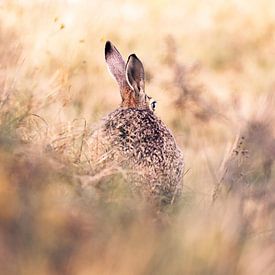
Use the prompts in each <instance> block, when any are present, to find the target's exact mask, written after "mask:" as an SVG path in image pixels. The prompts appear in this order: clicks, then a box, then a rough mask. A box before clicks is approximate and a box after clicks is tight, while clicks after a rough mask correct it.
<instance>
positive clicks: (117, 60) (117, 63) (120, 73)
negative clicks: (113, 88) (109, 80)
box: [105, 41, 126, 89]
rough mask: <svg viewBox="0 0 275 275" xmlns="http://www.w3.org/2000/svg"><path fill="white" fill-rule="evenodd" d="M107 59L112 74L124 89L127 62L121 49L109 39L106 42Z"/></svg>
mask: <svg viewBox="0 0 275 275" xmlns="http://www.w3.org/2000/svg"><path fill="white" fill-rule="evenodd" d="M105 60H106V63H107V65H108V68H109V70H110V72H111V74H112V75H113V76H114V77H115V79H116V81H117V82H118V85H119V87H120V89H122V88H123V87H124V85H125V82H126V77H125V62H124V60H123V57H122V56H121V54H120V53H119V51H118V50H117V49H116V47H115V46H114V45H113V44H112V43H111V42H110V41H107V42H106V44H105Z"/></svg>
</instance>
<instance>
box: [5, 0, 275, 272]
mask: <svg viewBox="0 0 275 275" xmlns="http://www.w3.org/2000/svg"><path fill="white" fill-rule="evenodd" d="M274 11H275V4H274V1H271V0H265V1H259V0H253V1H242V2H240V1H233V0H230V1H227V2H225V1H212V0H211V1H207V2H205V3H202V1H197V0H192V1H174V2H173V4H171V3H170V2H169V1H165V0H163V1H150V2H148V1H131V2H129V1H127V2H126V1H122V0H116V1H112V2H110V1H84V0H83V1H73V0H71V1H69V0H68V1H65V0H64V1H24V0H22V1H15V0H12V1H11V0H9V1H8V0H7V1H2V2H0V161H1V167H0V267H1V273H2V274H81V275H84V274H127V275H128V274H165V275H166V274H211V275H212V274H242V275H244V274H252V275H254V274H255V275H256V274H274V273H275V264H274V263H275V252H274V251H275V243H274V238H275V195H274V194H275V185H274V184H275V176H274V175H275V174H274V158H275V132H274V131H275V128H274V125H275V113H274V107H275V101H274V100H275V98H274V96H273V94H274V89H275V87H274V83H275V82H274V80H275V78H274V75H275V66H274V54H275V51H274V38H275V12H274ZM107 39H110V40H112V41H113V42H114V44H116V45H117V46H118V48H119V49H120V50H121V52H122V53H123V54H124V55H125V56H127V55H128V54H130V53H132V52H135V53H136V54H137V55H138V56H139V57H140V58H141V60H143V62H144V65H145V69H146V77H147V92H148V94H150V95H152V96H153V97H154V98H156V100H157V101H158V107H157V115H158V116H160V117H161V118H162V119H163V120H164V121H165V122H166V124H168V125H169V127H170V128H171V129H172V130H173V132H174V133H175V136H176V139H177V141H178V143H179V145H180V146H181V147H182V149H183V151H184V154H185V160H186V175H185V177H184V193H183V196H182V199H181V201H180V202H179V203H178V204H177V205H174V206H171V207H168V208H167V209H166V211H165V212H164V213H161V214H158V215H157V214H156V213H154V211H152V210H151V209H150V208H149V207H148V206H147V205H146V203H145V202H143V201H141V199H140V197H139V196H138V195H136V194H132V191H131V190H129V187H128V184H127V182H125V177H124V173H125V171H121V170H120V169H119V168H117V167H107V168H105V170H101V171H99V172H98V171H97V169H95V167H96V164H95V163H93V162H92V161H91V155H92V154H93V151H92V150H93V148H90V147H89V136H90V134H91V133H92V131H93V129H94V127H96V122H97V121H99V119H100V118H101V117H102V116H104V115H105V114H106V113H108V112H109V111H111V110H113V109H114V108H116V107H117V106H118V104H119V100H120V98H119V93H118V91H117V87H116V86H115V85H116V84H115V83H114V81H113V80H112V79H111V77H110V76H109V74H108V71H107V69H106V66H105V64H104V57H103V47H104V43H105V40H107Z"/></svg>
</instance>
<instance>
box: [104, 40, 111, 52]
mask: <svg viewBox="0 0 275 275" xmlns="http://www.w3.org/2000/svg"><path fill="white" fill-rule="evenodd" d="M111 51H112V43H111V42H110V41H107V42H106V44H105V55H108V54H109V53H110V52H111Z"/></svg>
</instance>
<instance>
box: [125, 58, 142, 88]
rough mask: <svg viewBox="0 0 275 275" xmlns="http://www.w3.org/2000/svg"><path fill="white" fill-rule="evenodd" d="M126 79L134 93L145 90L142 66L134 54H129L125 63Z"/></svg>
mask: <svg viewBox="0 0 275 275" xmlns="http://www.w3.org/2000/svg"><path fill="white" fill-rule="evenodd" d="M126 79H127V82H128V84H129V86H130V87H131V88H132V90H134V91H135V92H136V93H140V92H145V83H144V68H143V65H142V63H141V61H140V60H139V59H138V58H137V56H136V55H135V54H131V55H130V56H129V58H128V61H127V64H126Z"/></svg>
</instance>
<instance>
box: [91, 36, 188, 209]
mask: <svg viewBox="0 0 275 275" xmlns="http://www.w3.org/2000/svg"><path fill="white" fill-rule="evenodd" d="M105 60H106V63H107V65H108V68H109V70H110V72H111V74H112V75H113V76H114V78H115V79H116V81H117V83H118V86H119V89H120V94H121V99H122V101H121V105H120V107H119V108H117V109H116V110H115V111H113V112H111V113H110V114H109V115H107V117H106V118H105V119H103V121H102V123H101V124H100V126H99V127H98V129H97V130H96V131H95V132H94V133H93V135H92V136H93V142H92V146H93V147H94V148H96V150H97V156H99V157H98V159H100V160H101V161H102V160H104V162H105V164H106V167H110V166H111V165H115V166H119V167H121V168H122V169H125V171H126V172H127V177H128V179H129V182H131V184H133V186H134V187H135V189H136V190H137V189H138V190H139V191H141V193H142V194H143V195H144V198H146V199H148V200H149V202H152V203H157V204H158V205H159V204H160V205H166V204H172V203H173V202H174V201H175V199H176V198H178V197H179V195H180V194H181V190H182V178H183V170H184V160H183V154H182V152H181V150H180V149H179V148H178V146H177V145H176V142H175V139H174V137H173V135H172V134H171V132H170V130H169V129H168V128H167V127H166V126H165V125H164V123H163V122H162V121H161V120H160V119H159V118H158V117H157V116H156V115H155V114H154V109H155V104H156V102H155V101H152V99H151V97H149V96H148V95H147V94H146V93H145V83H144V80H145V79H144V77H145V75H144V68H143V65H142V63H141V61H140V60H139V59H138V58H137V56H136V55H135V54H131V55H130V56H129V58H128V61H127V62H126V64H125V61H124V60H123V58H122V56H121V54H120V53H119V51H118V50H117V49H116V48H115V46H114V45H113V44H112V43H111V42H110V41H107V42H106V45H105Z"/></svg>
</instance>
